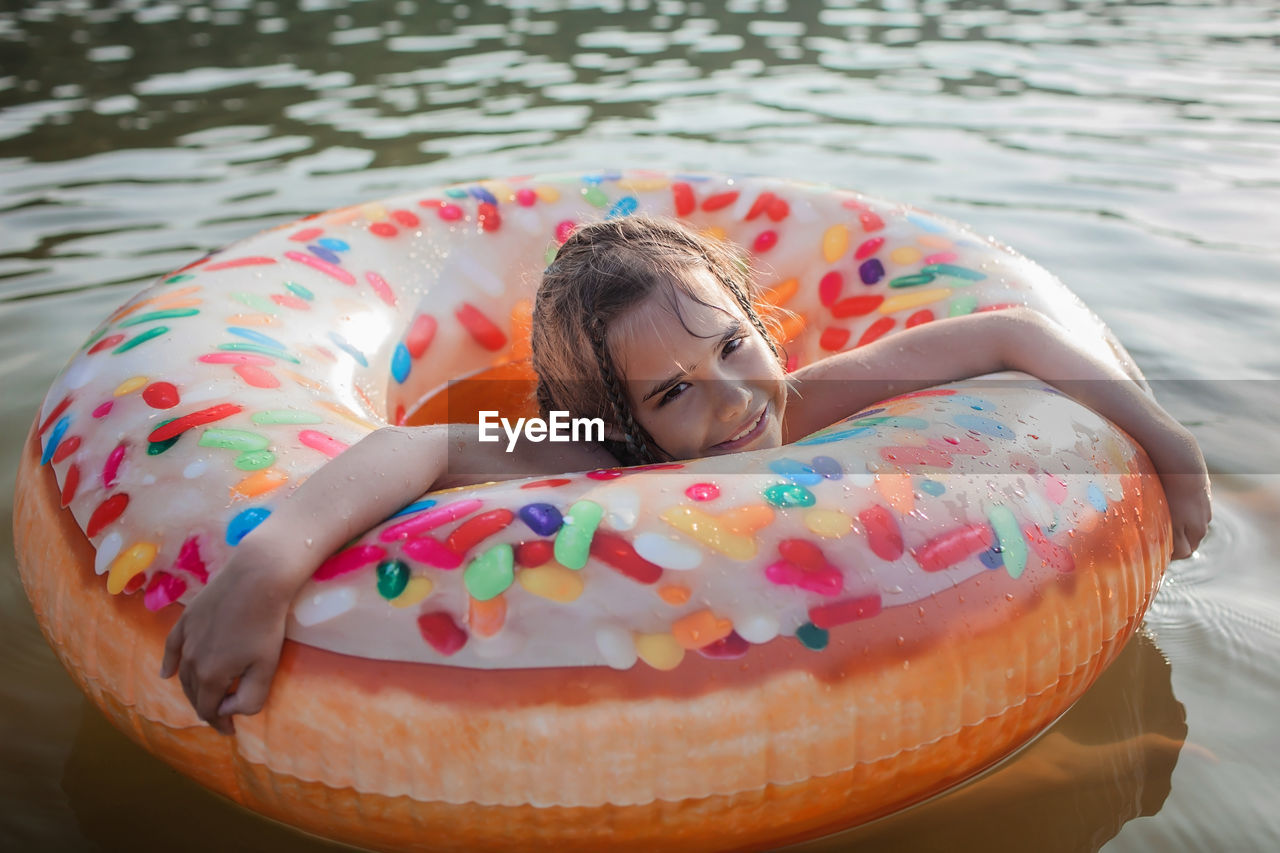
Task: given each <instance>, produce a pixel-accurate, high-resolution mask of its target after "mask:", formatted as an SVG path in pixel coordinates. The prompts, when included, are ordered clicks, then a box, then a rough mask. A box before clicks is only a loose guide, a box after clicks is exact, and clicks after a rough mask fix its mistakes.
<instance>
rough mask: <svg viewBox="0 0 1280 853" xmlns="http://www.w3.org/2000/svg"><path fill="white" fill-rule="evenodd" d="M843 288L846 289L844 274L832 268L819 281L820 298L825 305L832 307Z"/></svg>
mask: <svg viewBox="0 0 1280 853" xmlns="http://www.w3.org/2000/svg"><path fill="white" fill-rule="evenodd" d="M842 290H844V276H842V275H841V274H840V273H838V272H836V271H835V270H832V271H831V272H829V273H827V274H826V275H824V276H823V277H822V280H821V281H819V282H818V299H819V301H821V302H822V304H823V305H825V306H827V307H828V308H830V307H831V306H832V305H834V304H835V303H836V300H837V299H839V298H840V291H842Z"/></svg>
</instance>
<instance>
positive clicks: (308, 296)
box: [284, 281, 316, 302]
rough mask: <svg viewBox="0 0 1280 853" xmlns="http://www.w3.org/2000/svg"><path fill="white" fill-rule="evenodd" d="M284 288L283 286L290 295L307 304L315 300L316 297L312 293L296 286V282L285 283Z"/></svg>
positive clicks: (300, 286) (298, 285)
mask: <svg viewBox="0 0 1280 853" xmlns="http://www.w3.org/2000/svg"><path fill="white" fill-rule="evenodd" d="M284 286H285V289H286V290H288V291H289V292H290V293H292V294H293V295H294V296H299V297H301V298H303V299H305V300H307V301H308V302H310V301H311V300H312V299H315V298H316V295H315V294H314V293H312V292H311V291H310V290H307V289H306V288H305V287H303V286H302V285H300V284H298V283H297V282H294V281H286V282H285V283H284Z"/></svg>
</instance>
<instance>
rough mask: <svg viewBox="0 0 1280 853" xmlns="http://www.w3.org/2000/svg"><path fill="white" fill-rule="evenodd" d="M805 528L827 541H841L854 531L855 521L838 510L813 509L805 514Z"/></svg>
mask: <svg viewBox="0 0 1280 853" xmlns="http://www.w3.org/2000/svg"><path fill="white" fill-rule="evenodd" d="M804 526H805V527H807V528H809V530H811V531H813V532H814V533H816V534H817V535H819V536H822V537H825V538H827V539H839V538H840V537H841V536H844V535H845V534H847V533H848V532H849V531H850V530H852V529H853V519H852V518H850V517H849V516H848V515H846V514H845V513H843V512H841V511H840V510H838V509H811V510H809V511H808V512H806V513H805V514H804Z"/></svg>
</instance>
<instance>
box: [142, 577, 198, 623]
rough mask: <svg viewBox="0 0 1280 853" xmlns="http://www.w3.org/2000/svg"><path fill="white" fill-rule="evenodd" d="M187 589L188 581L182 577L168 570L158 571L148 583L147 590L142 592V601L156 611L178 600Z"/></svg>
mask: <svg viewBox="0 0 1280 853" xmlns="http://www.w3.org/2000/svg"><path fill="white" fill-rule="evenodd" d="M186 591H187V582H186V581H184V580H183V579H182V578H180V577H178V576H177V575H171V574H169V573H168V572H156V575H155V577H153V578H152V579H151V580H150V582H148V583H147V591H146V592H145V593H143V594H142V603H143V605H144V606H145V607H146V608H147V609H148V610H150V611H151V612H153V613H154V612H155V611H157V610H160V609H162V608H165V607H167V606H169V605H170V604H172V603H173V602H175V601H177V600H178V599H179V598H181V597H182V594H183V593H184V592H186Z"/></svg>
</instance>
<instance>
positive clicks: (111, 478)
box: [102, 444, 124, 489]
mask: <svg viewBox="0 0 1280 853" xmlns="http://www.w3.org/2000/svg"><path fill="white" fill-rule="evenodd" d="M123 461H124V445H123V444H121V445H119V446H118V447H116V449H115V450H113V451H111V455H110V456H108V457H107V462H106V464H105V465H103V466H102V487H103V488H105V489H112V488H115V485H116V478H117V477H118V476H119V475H120V463H121V462H123Z"/></svg>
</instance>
